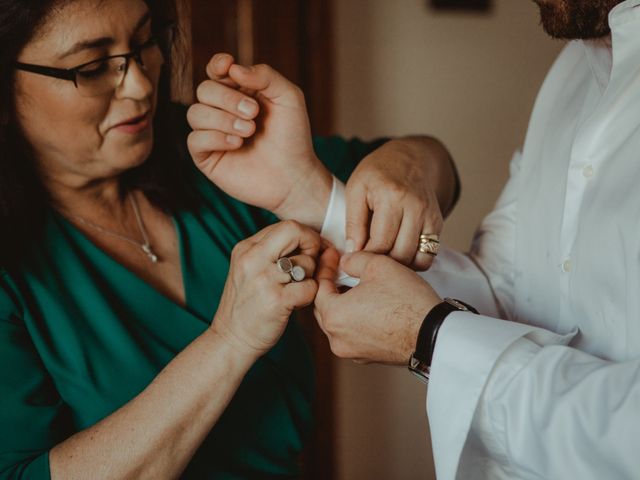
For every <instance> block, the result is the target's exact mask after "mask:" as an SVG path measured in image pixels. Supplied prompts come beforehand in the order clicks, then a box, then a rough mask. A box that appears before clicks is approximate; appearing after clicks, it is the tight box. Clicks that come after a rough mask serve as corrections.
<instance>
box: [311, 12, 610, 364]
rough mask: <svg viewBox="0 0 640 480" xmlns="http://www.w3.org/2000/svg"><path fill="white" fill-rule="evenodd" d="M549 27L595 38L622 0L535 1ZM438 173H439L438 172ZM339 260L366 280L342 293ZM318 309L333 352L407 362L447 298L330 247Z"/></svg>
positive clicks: (406, 274)
mask: <svg viewBox="0 0 640 480" xmlns="http://www.w3.org/2000/svg"><path fill="white" fill-rule="evenodd" d="M534 1H535V2H536V3H537V4H538V5H539V7H540V15H541V23H542V25H543V27H544V29H545V30H546V31H547V32H548V33H549V34H550V35H551V36H554V37H557V38H567V39H576V38H582V39H589V38H599V37H602V36H605V35H608V34H609V33H610V29H609V25H608V14H609V12H610V11H611V9H612V8H613V7H615V6H616V5H617V4H619V3H621V0H534ZM436 178H437V177H436ZM338 265H340V267H341V268H343V269H344V270H345V271H346V272H347V273H349V274H351V275H352V276H355V277H360V280H361V283H360V284H359V285H358V286H356V287H355V288H352V289H350V290H348V291H347V292H346V293H339V292H338V290H337V289H336V288H335V286H334V285H333V279H334V278H335V276H336V272H337V268H338ZM318 268H319V270H318V281H319V285H320V286H319V290H318V294H317V296H316V300H315V314H316V318H317V320H318V323H319V325H320V327H321V328H322V329H323V331H324V332H325V333H326V335H327V337H328V338H329V341H330V344H331V348H332V350H333V352H334V353H335V354H336V355H337V356H340V357H343V358H351V359H354V360H358V361H366V362H380V363H390V364H404V365H406V364H407V362H408V360H409V357H410V355H411V354H412V353H413V351H414V350H415V345H416V339H417V336H418V331H419V329H420V325H421V323H422V321H423V319H424V317H425V315H426V314H427V312H429V311H430V310H431V309H432V308H433V307H434V306H436V305H437V304H438V303H440V302H441V301H442V299H441V298H439V297H438V295H436V293H435V291H434V290H433V289H432V288H431V286H430V285H429V284H428V283H427V282H425V281H424V280H423V279H422V278H420V277H418V276H417V275H412V274H411V272H410V270H408V269H406V268H404V267H403V266H402V265H400V264H399V263H397V262H394V261H393V260H392V259H390V258H386V257H383V256H380V255H378V256H372V255H371V254H369V253H355V254H353V255H352V256H348V257H346V258H343V259H342V261H341V262H340V263H339V257H338V254H337V253H336V252H335V251H332V250H328V251H327V252H325V253H324V254H323V255H322V258H321V259H320V263H319V267H318Z"/></svg>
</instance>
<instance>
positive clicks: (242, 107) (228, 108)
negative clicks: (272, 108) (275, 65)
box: [196, 80, 260, 120]
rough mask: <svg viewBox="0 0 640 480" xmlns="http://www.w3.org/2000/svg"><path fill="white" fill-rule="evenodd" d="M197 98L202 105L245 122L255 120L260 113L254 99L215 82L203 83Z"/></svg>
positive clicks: (198, 90)
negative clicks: (217, 109)
mask: <svg viewBox="0 0 640 480" xmlns="http://www.w3.org/2000/svg"><path fill="white" fill-rule="evenodd" d="M196 97H197V99H198V102H200V103H204V104H205V105H208V106H210V107H215V108H219V109H220V110H224V111H225V112H228V113H231V114H233V115H237V116H239V117H241V118H243V119H245V120H253V119H254V118H255V117H256V116H257V115H258V112H259V111H260V106H259V105H258V102H257V101H256V100H255V99H254V98H251V97H250V96H248V95H245V94H244V93H242V92H239V91H238V90H236V89H235V88H231V87H228V86H226V85H223V84H222V83H220V82H217V81H214V80H205V81H204V82H202V83H201V84H200V85H199V86H198V89H197V91H196Z"/></svg>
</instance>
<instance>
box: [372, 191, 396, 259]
mask: <svg viewBox="0 0 640 480" xmlns="http://www.w3.org/2000/svg"><path fill="white" fill-rule="evenodd" d="M401 222H402V208H401V207H399V206H398V205H391V204H389V203H388V202H376V205H375V206H374V209H373V217H372V218H371V231H370V232H369V241H368V242H367V244H366V245H365V246H364V249H365V250H366V251H368V252H374V253H384V254H387V253H389V252H390V251H391V249H392V248H393V244H394V243H395V240H396V238H397V237H398V230H399V229H400V223H401Z"/></svg>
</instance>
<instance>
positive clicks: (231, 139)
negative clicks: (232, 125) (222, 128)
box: [226, 135, 242, 145]
mask: <svg viewBox="0 0 640 480" xmlns="http://www.w3.org/2000/svg"><path fill="white" fill-rule="evenodd" d="M226 140H227V143H228V144H230V145H240V143H241V142H242V139H241V138H240V137H238V136H237V135H227V139H226Z"/></svg>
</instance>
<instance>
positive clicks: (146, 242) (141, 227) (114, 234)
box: [71, 195, 159, 263]
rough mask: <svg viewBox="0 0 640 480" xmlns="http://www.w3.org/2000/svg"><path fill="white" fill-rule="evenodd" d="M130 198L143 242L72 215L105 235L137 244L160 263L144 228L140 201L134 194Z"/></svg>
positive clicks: (153, 259) (154, 261)
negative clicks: (139, 206)
mask: <svg viewBox="0 0 640 480" xmlns="http://www.w3.org/2000/svg"><path fill="white" fill-rule="evenodd" d="M129 200H130V201H131V206H132V207H133V213H134V215H135V216H136V222H137V224H138V229H139V230H140V233H141V234H142V239H143V240H144V242H143V243H140V242H138V241H137V240H135V239H133V238H131V237H128V236H126V235H123V234H121V233H118V232H114V231H112V230H108V229H106V228H104V227H101V226H100V225H96V224H95V223H93V222H91V221H89V220H86V219H84V218H82V217H81V216H79V215H73V214H71V215H72V216H73V218H75V219H76V220H78V221H79V222H80V223H82V224H83V225H86V226H88V227H91V228H93V229H94V230H97V231H98V232H100V233H104V234H105V235H110V236H112V237H115V238H119V239H120V240H124V241H125V242H129V243H131V244H132V245H135V246H136V247H138V248H140V249H141V250H142V252H143V253H144V254H145V255H146V256H147V257H148V258H149V260H151V262H152V263H158V260H159V259H158V255H156V254H155V252H154V251H153V249H152V248H151V243H150V242H149V236H148V235H147V231H146V229H145V228H144V222H143V221H142V216H141V215H140V210H139V208H138V202H136V199H135V197H134V196H133V195H130V196H129Z"/></svg>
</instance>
